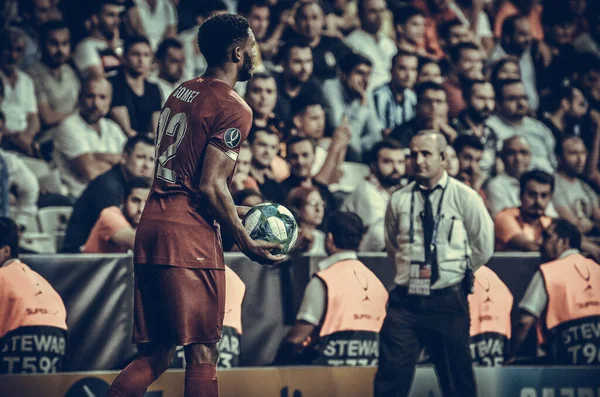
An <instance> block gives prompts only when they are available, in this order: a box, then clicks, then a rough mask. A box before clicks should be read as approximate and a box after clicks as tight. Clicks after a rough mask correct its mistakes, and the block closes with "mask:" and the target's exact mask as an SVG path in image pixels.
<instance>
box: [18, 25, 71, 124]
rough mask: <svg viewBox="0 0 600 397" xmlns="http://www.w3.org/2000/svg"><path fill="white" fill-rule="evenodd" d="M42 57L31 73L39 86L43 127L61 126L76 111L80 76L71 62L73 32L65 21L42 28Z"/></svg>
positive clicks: (37, 88)
mask: <svg viewBox="0 0 600 397" xmlns="http://www.w3.org/2000/svg"><path fill="white" fill-rule="evenodd" d="M40 37H41V38H42V41H41V45H42V59H41V61H40V62H38V63H36V64H34V65H32V66H31V67H30V68H29V69H28V70H27V74H29V76H31V79H32V80H33V83H34V85H35V95H36V98H37V101H38V108H39V114H40V121H41V123H42V128H44V129H49V128H53V127H55V126H56V125H58V124H59V123H60V122H61V121H63V120H64V119H66V118H67V117H68V116H69V115H70V114H71V113H73V112H74V111H75V108H76V106H77V97H78V95H79V88H80V84H79V79H78V78H77V75H76V74H75V71H74V70H73V68H72V67H71V66H70V65H69V64H68V63H67V62H68V61H69V58H70V57H71V35H70V33H69V29H68V28H67V25H65V24H64V22H60V21H53V22H48V23H46V24H44V25H42V26H41V27H40Z"/></svg>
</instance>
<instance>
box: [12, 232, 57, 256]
mask: <svg viewBox="0 0 600 397" xmlns="http://www.w3.org/2000/svg"><path fill="white" fill-rule="evenodd" d="M20 246H21V248H23V249H25V250H27V251H30V252H34V253H36V254H56V239H55V238H54V236H53V235H52V234H50V233H23V234H22V235H21V242H20Z"/></svg>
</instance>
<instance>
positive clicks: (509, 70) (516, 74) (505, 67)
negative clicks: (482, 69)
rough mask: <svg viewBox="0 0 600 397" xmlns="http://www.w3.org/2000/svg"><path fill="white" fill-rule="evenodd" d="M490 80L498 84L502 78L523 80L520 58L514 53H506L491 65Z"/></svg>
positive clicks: (493, 83)
mask: <svg viewBox="0 0 600 397" xmlns="http://www.w3.org/2000/svg"><path fill="white" fill-rule="evenodd" d="M489 70H490V73H489V75H490V82H491V83H492V85H494V86H495V85H496V84H497V83H498V82H499V81H500V80H521V67H520V66H519V59H518V58H517V57H515V56H513V55H505V56H503V57H501V58H498V59H497V60H496V61H494V62H493V63H491V64H490V65H489Z"/></svg>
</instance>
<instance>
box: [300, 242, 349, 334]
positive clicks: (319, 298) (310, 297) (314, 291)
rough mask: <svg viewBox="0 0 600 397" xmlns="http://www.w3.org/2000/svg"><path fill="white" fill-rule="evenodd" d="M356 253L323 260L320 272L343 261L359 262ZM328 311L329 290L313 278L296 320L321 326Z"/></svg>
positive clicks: (334, 255) (339, 254)
mask: <svg viewBox="0 0 600 397" xmlns="http://www.w3.org/2000/svg"><path fill="white" fill-rule="evenodd" d="M357 259H358V257H357V256H356V252H354V251H341V252H338V253H337V254H333V255H331V256H330V257H329V258H326V259H323V260H322V261H321V262H319V263H318V264H317V268H318V269H319V270H318V271H319V272H322V271H325V270H327V269H329V268H330V267H331V266H333V265H335V264H336V263H338V262H341V261H349V260H357ZM326 310H327V289H326V287H325V284H324V283H323V281H322V280H321V279H320V278H317V277H313V278H311V280H310V281H309V282H308V285H307V286H306V289H305V290H304V297H303V298H302V304H301V305H300V310H299V311H298V314H297V315H296V320H303V321H306V322H307V323H309V324H312V325H319V324H320V323H321V319H322V318H323V315H324V314H325V311H326Z"/></svg>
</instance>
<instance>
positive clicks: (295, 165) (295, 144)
mask: <svg viewBox="0 0 600 397" xmlns="http://www.w3.org/2000/svg"><path fill="white" fill-rule="evenodd" d="M315 147H316V145H315V143H314V141H313V140H312V139H310V138H306V137H302V136H297V137H292V138H291V139H290V140H288V142H287V161H288V163H289V164H290V176H289V177H288V178H287V179H285V180H284V181H283V182H281V184H280V188H281V190H282V191H283V193H284V194H285V195H286V196H288V195H289V194H290V192H291V191H292V189H294V188H295V187H298V186H303V187H310V188H313V187H314V188H316V189H317V190H318V192H319V193H320V196H321V197H322V199H323V200H324V202H325V206H324V208H325V211H326V212H328V211H335V210H336V208H337V205H336V201H335V198H334V197H333V194H331V192H330V191H329V188H328V187H327V185H325V184H323V183H321V182H319V181H318V180H317V179H316V178H314V177H313V176H312V174H311V168H312V165H313V163H314V161H315V150H316V149H315ZM263 193H264V192H263ZM267 198H268V197H267Z"/></svg>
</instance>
